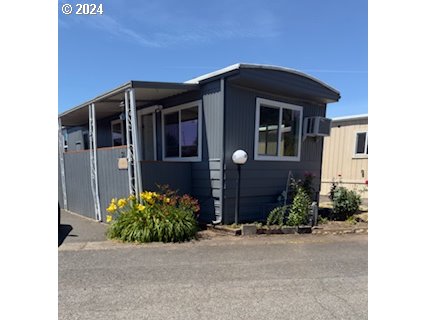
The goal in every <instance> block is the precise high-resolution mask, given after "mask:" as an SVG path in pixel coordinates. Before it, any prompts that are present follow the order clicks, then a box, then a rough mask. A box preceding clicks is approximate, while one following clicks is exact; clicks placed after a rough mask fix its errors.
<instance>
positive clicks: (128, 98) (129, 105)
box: [124, 88, 142, 199]
mask: <svg viewBox="0 0 426 320" xmlns="http://www.w3.org/2000/svg"><path fill="white" fill-rule="evenodd" d="M124 102H125V109H126V139H127V162H128V169H127V170H128V175H129V192H130V194H133V195H135V196H136V198H138V199H139V197H140V192H141V191H142V178H141V171H140V161H139V159H140V157H139V139H138V137H139V135H138V130H137V128H138V123H137V116H136V97H135V90H134V89H133V88H131V89H128V90H126V91H125V94H124Z"/></svg>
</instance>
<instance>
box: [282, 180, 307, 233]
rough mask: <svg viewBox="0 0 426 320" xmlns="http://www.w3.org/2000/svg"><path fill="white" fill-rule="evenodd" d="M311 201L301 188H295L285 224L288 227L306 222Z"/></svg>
mask: <svg viewBox="0 0 426 320" xmlns="http://www.w3.org/2000/svg"><path fill="white" fill-rule="evenodd" d="M310 204H311V199H310V197H309V195H308V193H307V192H306V191H305V189H304V188H303V187H300V186H299V187H297V188H296V195H295V196H294V199H293V203H292V205H291V208H290V214H289V215H288V220H287V224H288V225H289V226H299V225H301V224H306V223H307V222H308V215H309V206H310Z"/></svg>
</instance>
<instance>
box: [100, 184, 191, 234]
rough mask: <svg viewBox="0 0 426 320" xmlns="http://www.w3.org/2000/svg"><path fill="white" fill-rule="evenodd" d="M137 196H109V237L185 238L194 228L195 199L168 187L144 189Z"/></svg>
mask: <svg viewBox="0 0 426 320" xmlns="http://www.w3.org/2000/svg"><path fill="white" fill-rule="evenodd" d="M138 196H139V197H138V198H137V197H136V196H135V195H130V196H129V197H127V198H122V199H115V198H114V199H112V200H111V203H110V205H109V207H108V208H107V211H108V213H109V214H108V216H107V222H108V223H110V225H109V228H108V237H109V238H112V239H119V240H122V241H127V242H135V241H136V242H150V241H164V242H170V241H185V240H189V239H191V238H193V237H194V236H195V234H196V231H197V220H196V217H197V216H196V215H197V213H198V211H199V206H198V201H197V200H196V199H194V198H192V197H190V196H189V195H184V196H182V197H180V196H178V195H177V192H176V191H171V190H170V189H167V190H161V189H160V192H159V193H158V192H153V191H143V192H141V193H140V194H139V195H138Z"/></svg>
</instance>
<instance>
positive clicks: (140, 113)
mask: <svg viewBox="0 0 426 320" xmlns="http://www.w3.org/2000/svg"><path fill="white" fill-rule="evenodd" d="M156 110H158V106H152V107H148V108H144V109H141V110H138V112H137V117H138V132H139V134H142V116H145V115H149V114H152V130H153V131H154V134H153V141H152V143H153V144H154V161H157V121H156V119H157V115H156V114H157V112H156ZM142 143H143V141H142V139H141V142H140V153H141V159H143V157H144V154H143V146H142Z"/></svg>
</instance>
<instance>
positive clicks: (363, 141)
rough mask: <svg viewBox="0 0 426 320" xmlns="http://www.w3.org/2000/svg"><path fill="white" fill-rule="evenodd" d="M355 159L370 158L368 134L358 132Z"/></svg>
mask: <svg viewBox="0 0 426 320" xmlns="http://www.w3.org/2000/svg"><path fill="white" fill-rule="evenodd" d="M354 157H355V158H367V157H368V132H357V133H356V136H355V155H354Z"/></svg>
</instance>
